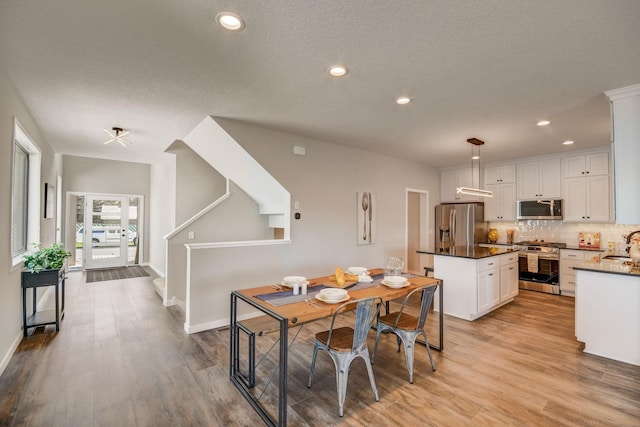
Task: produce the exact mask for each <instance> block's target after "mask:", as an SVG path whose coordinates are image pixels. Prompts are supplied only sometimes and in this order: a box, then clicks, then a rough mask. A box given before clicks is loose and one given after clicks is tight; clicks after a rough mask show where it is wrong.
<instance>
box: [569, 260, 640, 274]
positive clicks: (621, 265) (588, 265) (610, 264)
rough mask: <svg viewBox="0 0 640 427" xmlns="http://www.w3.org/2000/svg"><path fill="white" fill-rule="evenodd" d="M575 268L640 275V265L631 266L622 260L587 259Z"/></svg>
mask: <svg viewBox="0 0 640 427" xmlns="http://www.w3.org/2000/svg"><path fill="white" fill-rule="evenodd" d="M573 269H574V270H584V271H594V272H596V273H608V274H622V275H624V276H635V277H640V267H634V266H631V265H630V264H629V263H625V262H622V261H620V260H610V259H602V260H600V261H585V262H583V263H582V264H580V265H576V266H574V267H573Z"/></svg>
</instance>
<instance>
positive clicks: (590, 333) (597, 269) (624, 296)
mask: <svg viewBox="0 0 640 427" xmlns="http://www.w3.org/2000/svg"><path fill="white" fill-rule="evenodd" d="M574 269H575V270H576V305H575V307H576V338H578V341H582V342H583V343H584V352H585V353H590V354H595V355H598V356H602V357H608V358H610V359H613V360H618V361H621V362H625V363H631V364H633V365H637V366H640V269H637V268H631V267H630V266H627V265H624V263H622V262H620V261H612V260H602V261H601V262H592V261H587V262H584V263H582V264H580V265H578V266H575V267H574ZM603 273H604V274H603Z"/></svg>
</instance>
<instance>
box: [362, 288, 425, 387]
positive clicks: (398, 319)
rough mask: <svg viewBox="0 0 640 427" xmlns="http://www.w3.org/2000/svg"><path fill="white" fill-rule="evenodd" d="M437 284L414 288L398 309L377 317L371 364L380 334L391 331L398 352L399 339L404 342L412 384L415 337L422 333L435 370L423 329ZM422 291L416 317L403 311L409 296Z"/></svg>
mask: <svg viewBox="0 0 640 427" xmlns="http://www.w3.org/2000/svg"><path fill="white" fill-rule="evenodd" d="M436 288H437V285H430V286H425V287H422V288H417V289H414V290H413V291H411V292H409V294H408V295H407V296H406V297H405V298H404V301H403V302H402V307H400V311H396V312H393V313H389V314H387V315H385V316H381V317H380V318H379V319H378V327H377V332H376V344H375V346H374V347H373V355H372V356H371V363H372V364H373V363H374V362H375V359H376V352H377V351H378V340H379V339H380V334H383V333H389V332H391V333H393V334H395V335H396V339H397V341H398V352H400V341H402V343H403V344H404V357H405V360H406V361H407V370H408V371H409V382H410V383H411V384H413V359H414V354H413V353H414V347H415V343H416V338H418V336H420V335H422V336H424V341H425V343H427V345H426V347H427V353H428V354H429V360H430V361H431V369H432V370H434V371H435V370H436V365H435V363H434V362H433V357H432V356H431V350H429V342H428V340H427V332H426V331H425V330H424V324H425V322H426V320H427V315H428V314H429V308H430V307H431V303H432V301H433V295H434V294H435V292H436ZM419 292H421V293H422V299H421V302H420V312H419V314H418V317H416V316H413V315H411V314H408V313H406V312H405V308H406V306H407V302H408V301H409V299H410V298H411V296H412V295H413V294H415V293H419Z"/></svg>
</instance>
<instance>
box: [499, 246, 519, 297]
mask: <svg viewBox="0 0 640 427" xmlns="http://www.w3.org/2000/svg"><path fill="white" fill-rule="evenodd" d="M518 292H519V291H518V254H516V253H514V254H507V255H501V256H500V301H501V302H504V301H507V300H510V299H512V298H515V297H516V296H518Z"/></svg>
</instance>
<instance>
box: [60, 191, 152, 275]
mask: <svg viewBox="0 0 640 427" xmlns="http://www.w3.org/2000/svg"><path fill="white" fill-rule="evenodd" d="M142 205H143V203H142V197H141V196H133V195H111V194H109V195H105V194H90V193H68V195H67V206H68V208H69V213H70V215H69V218H70V220H69V222H71V224H69V225H70V227H69V230H70V231H71V230H75V251H74V252H72V257H71V259H70V262H69V265H70V267H71V268H74V267H75V268H82V269H98V268H112V267H125V266H129V265H133V264H138V263H139V256H140V250H141V248H140V245H139V243H140V241H141V237H142V236H141V235H140V230H141V229H142V227H141V224H140V221H139V218H140V214H141V212H140V209H141V208H142ZM74 219H75V221H74ZM72 221H73V222H72Z"/></svg>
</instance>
